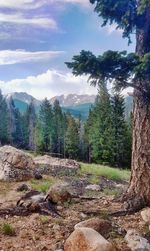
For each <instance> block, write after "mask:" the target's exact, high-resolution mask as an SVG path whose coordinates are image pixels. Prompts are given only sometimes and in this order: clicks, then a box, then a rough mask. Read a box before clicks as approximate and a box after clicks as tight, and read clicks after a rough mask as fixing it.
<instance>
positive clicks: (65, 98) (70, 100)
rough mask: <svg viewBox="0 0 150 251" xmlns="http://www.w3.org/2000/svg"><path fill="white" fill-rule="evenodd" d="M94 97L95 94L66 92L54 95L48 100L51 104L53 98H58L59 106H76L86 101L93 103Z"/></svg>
mask: <svg viewBox="0 0 150 251" xmlns="http://www.w3.org/2000/svg"><path fill="white" fill-rule="evenodd" d="M95 98H96V96H95V95H87V94H85V95H78V94H68V95H60V96H55V97H53V98H51V99H50V102H51V104H53V103H54V101H55V100H59V103H60V105H61V106H63V107H67V106H77V105H82V104H87V103H91V104H93V103H94V102H95Z"/></svg>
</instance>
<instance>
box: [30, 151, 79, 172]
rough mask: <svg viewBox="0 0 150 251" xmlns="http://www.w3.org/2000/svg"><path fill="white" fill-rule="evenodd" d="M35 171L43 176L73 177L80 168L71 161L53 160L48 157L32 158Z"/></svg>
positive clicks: (75, 162)
mask: <svg viewBox="0 0 150 251" xmlns="http://www.w3.org/2000/svg"><path fill="white" fill-rule="evenodd" d="M34 162H35V164H36V170H37V171H39V173H41V174H45V175H52V176H58V175H60V176H61V175H74V174H76V173H77V171H78V170H79V168H80V165H79V163H78V162H77V161H75V160H71V159H60V158H54V157H51V156H48V155H44V156H39V157H35V158H34Z"/></svg>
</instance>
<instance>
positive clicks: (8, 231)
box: [2, 223, 15, 236]
mask: <svg viewBox="0 0 150 251" xmlns="http://www.w3.org/2000/svg"><path fill="white" fill-rule="evenodd" d="M2 233H3V234H5V235H10V236H12V235H15V230H14V228H13V226H12V225H11V224H9V223H4V224H3V226H2Z"/></svg>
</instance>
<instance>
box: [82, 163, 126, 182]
mask: <svg viewBox="0 0 150 251" xmlns="http://www.w3.org/2000/svg"><path fill="white" fill-rule="evenodd" d="M86 173H90V174H92V175H94V176H95V180H96V177H100V176H104V177H105V178H107V179H111V180H114V181H128V180H129V178H130V171H129V170H125V169H124V170H121V169H118V168H112V167H108V166H102V165H96V164H83V163H81V170H80V174H86Z"/></svg>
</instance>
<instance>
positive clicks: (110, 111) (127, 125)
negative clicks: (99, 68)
mask: <svg viewBox="0 0 150 251" xmlns="http://www.w3.org/2000/svg"><path fill="white" fill-rule="evenodd" d="M0 102H1V106H0V121H3V123H1V124H0V142H1V145H5V144H10V145H12V146H15V147H17V148H20V149H25V150H29V151H33V152H36V153H41V154H45V153H47V154H49V155H51V156H57V157H60V158H70V159H75V160H80V161H84V162H89V163H91V162H94V163H99V164H104V165H111V166H114V167H120V168H130V165H131V163H130V162H131V138H132V114H131V116H130V118H129V119H128V120H127V119H125V106H124V98H123V96H122V95H121V94H120V93H119V92H114V93H113V95H110V94H109V92H108V90H107V88H103V89H101V90H100V91H99V94H98V96H97V99H96V101H95V104H94V105H93V107H91V109H90V111H89V116H88V118H87V120H86V121H82V120H81V118H80V117H79V118H78V119H77V118H74V117H73V116H72V115H71V114H69V113H65V112H63V111H62V108H61V107H60V105H59V102H58V101H57V100H56V101H55V102H54V104H53V105H51V104H50V102H49V101H48V99H45V100H43V102H42V104H41V106H40V110H39V113H38V114H37V113H36V111H35V107H34V103H33V102H31V103H30V105H29V106H28V107H27V109H26V112H24V113H21V112H20V111H19V109H17V108H16V107H15V104H14V102H13V99H12V98H11V99H10V100H9V101H7V102H6V100H5V98H4V97H3V95H2V93H0Z"/></svg>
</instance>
